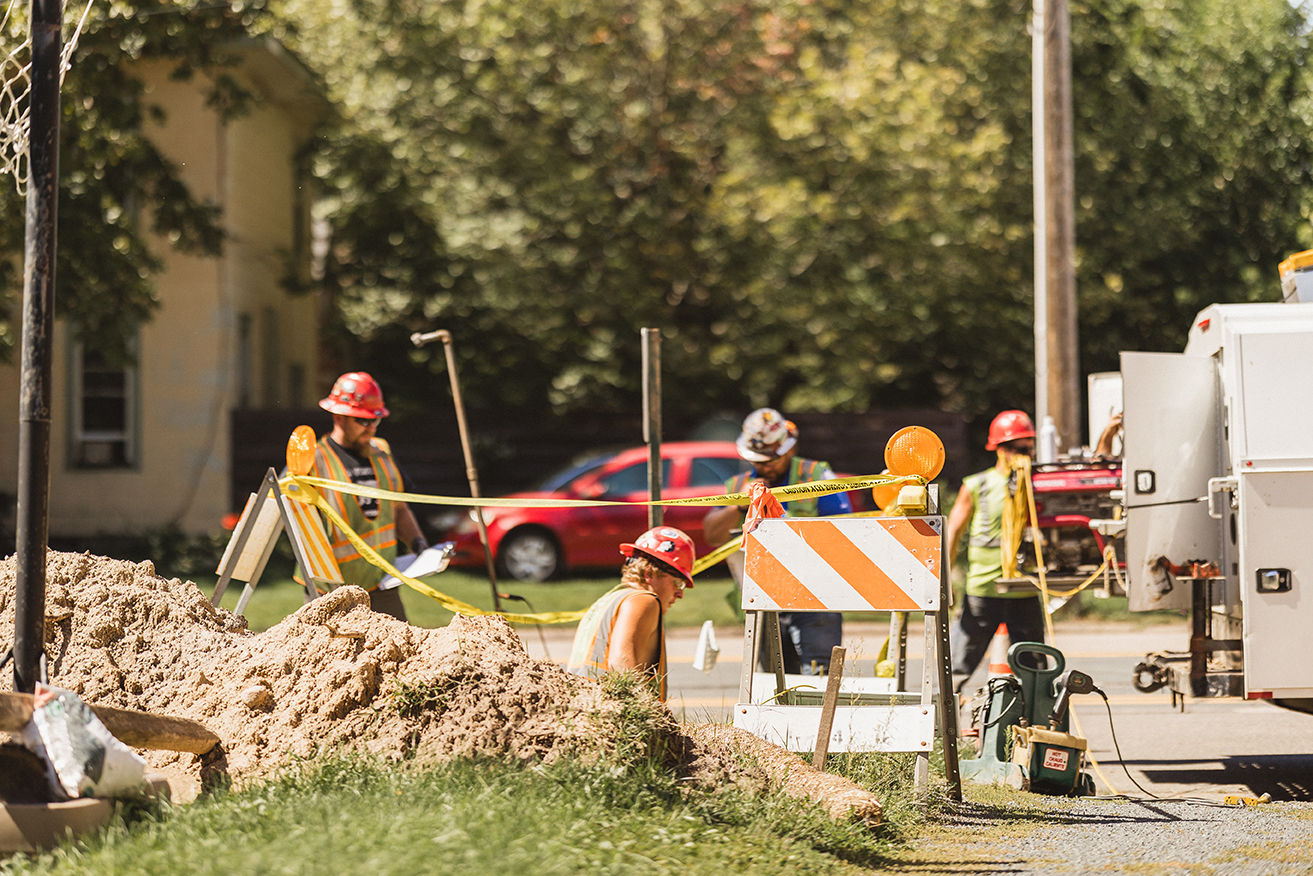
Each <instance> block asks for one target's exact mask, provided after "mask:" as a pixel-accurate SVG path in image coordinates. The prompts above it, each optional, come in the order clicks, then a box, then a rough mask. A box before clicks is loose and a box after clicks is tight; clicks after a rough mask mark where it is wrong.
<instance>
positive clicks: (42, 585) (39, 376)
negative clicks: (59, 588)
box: [14, 0, 64, 693]
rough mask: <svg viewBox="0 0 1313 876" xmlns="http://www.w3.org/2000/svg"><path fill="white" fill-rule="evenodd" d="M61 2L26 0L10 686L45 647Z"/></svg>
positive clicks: (23, 687) (27, 673) (23, 684)
mask: <svg viewBox="0 0 1313 876" xmlns="http://www.w3.org/2000/svg"><path fill="white" fill-rule="evenodd" d="M63 13H64V8H63V4H62V3H60V2H58V0H32V25H31V35H32V72H31V77H32V78H31V81H32V97H31V101H32V103H31V117H30V118H31V129H30V135H29V140H28V155H27V159H28V187H27V226H26V232H25V242H24V258H23V340H22V344H23V352H22V364H21V371H20V374H19V393H18V395H19V402H18V513H17V521H16V523H17V526H16V533H15V534H16V536H17V539H16V543H15V548H16V553H17V555H18V556H17V564H16V581H15V595H14V687H15V689H16V690H19V691H23V692H27V693H30V692H31V691H32V690H33V689H34V688H35V686H36V683H37V681H38V680H39V679H40V677H41V654H42V652H43V649H44V647H45V619H46V618H45V615H46V547H47V542H48V539H49V535H50V531H49V525H50V338H51V335H52V334H53V332H54V327H55V251H56V237H55V228H56V220H57V218H58V197H59V67H60V52H61V50H62V42H63V30H62V27H63Z"/></svg>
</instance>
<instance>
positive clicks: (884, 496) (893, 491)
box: [871, 468, 905, 511]
mask: <svg viewBox="0 0 1313 876" xmlns="http://www.w3.org/2000/svg"><path fill="white" fill-rule="evenodd" d="M880 474H882V475H887V474H889V469H887V468H886V469H885V470H884V471H882V472H880ZM904 486H905V484H880V485H879V486H878V487H871V498H872V499H874V500H875V507H877V508H879V509H880V510H881V511H887V510H889V509H890V508H892V507H893V506H894V504H895V503H896V502H897V501H898V491H899V490H901V489H902V488H903V487H904Z"/></svg>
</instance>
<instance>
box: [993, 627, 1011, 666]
mask: <svg viewBox="0 0 1313 876" xmlns="http://www.w3.org/2000/svg"><path fill="white" fill-rule="evenodd" d="M1011 644H1012V641H1011V640H1010V639H1009V638H1008V625H1007V624H999V625H998V629H997V630H995V631H994V638H993V640H992V641H991V642H990V643H989V677H990V678H995V677H997V676H1000V675H1011V674H1012V667H1011V666H1009V665H1008V647H1009V646H1010V645H1011Z"/></svg>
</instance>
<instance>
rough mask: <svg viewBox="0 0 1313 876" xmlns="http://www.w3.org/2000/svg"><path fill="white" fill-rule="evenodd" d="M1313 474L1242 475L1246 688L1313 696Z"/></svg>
mask: <svg viewBox="0 0 1313 876" xmlns="http://www.w3.org/2000/svg"><path fill="white" fill-rule="evenodd" d="M1310 496H1313V471H1280V472H1253V473H1245V472H1243V471H1242V472H1241V473H1240V515H1239V517H1240V587H1241V589H1242V592H1243V594H1244V596H1243V601H1244V606H1245V614H1244V644H1245V690H1246V692H1249V691H1263V692H1266V693H1270V694H1273V695H1275V697H1276V698H1277V699H1282V698H1283V697H1308V696H1313V635H1310V631H1311V630H1313V599H1305V598H1304V597H1305V596H1309V595H1313V591H1311V592H1310V593H1305V592H1304V591H1306V590H1309V589H1310V588H1313V538H1310V533H1313V503H1311V502H1310Z"/></svg>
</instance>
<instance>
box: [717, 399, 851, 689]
mask: <svg viewBox="0 0 1313 876" xmlns="http://www.w3.org/2000/svg"><path fill="white" fill-rule="evenodd" d="M736 444H737V447H738V451H739V456H741V457H742V458H743V459H745V460H747V461H748V462H750V463H752V471H751V472H745V473H743V474H738V475H735V476H734V477H732V478H730V479H729V480H727V481H726V482H725V492H726V493H739V492H743V491H744V490H746V489H747V487H748V484H750V483H751V482H752V481H754V480H759V481H762V482H764V483H765V484H766V486H768V487H783V486H787V485H789V484H802V483H807V482H810V481H822V480H830V479H832V478H834V472H833V471H831V469H830V464H829V463H827V462H819V461H817V460H814V459H803V458H802V457H800V456H797V455H796V448H797V444H798V427H797V426H795V425H794V424H793V423H791V422H790V421H788V420H786V419H784V416H783V415H782V414H781V413H780V412H779V411H777V410H775V409H774V408H758V409H757V410H755V411H753V412H752V413H750V414H748V416H747V417H746V418H745V419H744V420H743V429H742V430H741V432H740V434H739V438H738V441H737V442H736ZM783 505H784V516H786V517H829V516H831V515H834V514H847V513H849V512H850V511H852V506H851V505H850V504H849V502H848V496H847V494H845V493H832V494H831V495H828V496H821V497H820V498H806V499H795V500H794V501H792V502H784V503H783ZM742 525H743V509H742V508H741V507H739V506H736V505H725V506H722V507H720V508H715V509H713V510H711V511H709V512H708V513H707V516H706V518H705V519H704V520H703V522H702V528H703V532H704V533H705V534H706V538H707V542H708V543H709V544H713V545H716V544H724V543H725V542H727V541H729V540H730V538H731V536H732V534H733V532H734V530H735V529H737V528H739V527H741V526H742ZM780 638H781V640H782V641H781V645H782V646H783V650H784V671H785V672H790V673H798V672H801V673H802V674H803V675H824V674H825V673H826V672H828V671H829V667H830V651H831V650H832V649H833V648H834V646H835V645H838V644H840V643H841V642H842V641H843V616H842V615H841V614H839V613H838V612H834V611H819V612H812V611H808V612H797V613H796V614H781V615H780ZM764 646H765V643H763V648H764ZM760 661H761V665H762V668H763V669H769V667H768V666H767V665H766V656H765V651H764V650H763V652H762V655H761V656H760Z"/></svg>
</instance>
